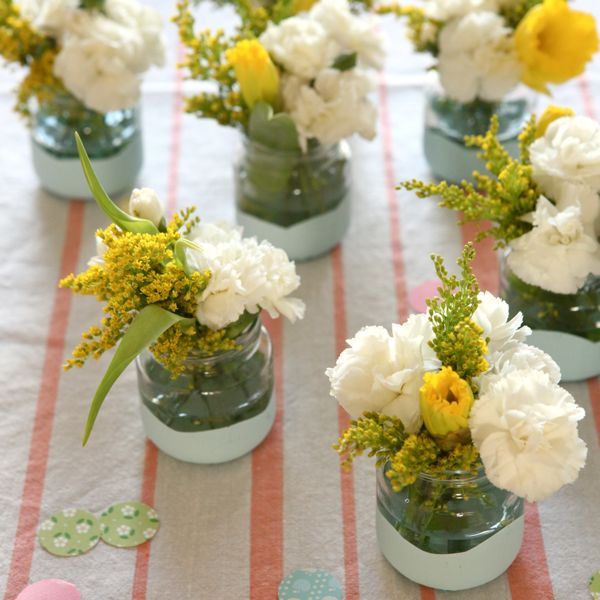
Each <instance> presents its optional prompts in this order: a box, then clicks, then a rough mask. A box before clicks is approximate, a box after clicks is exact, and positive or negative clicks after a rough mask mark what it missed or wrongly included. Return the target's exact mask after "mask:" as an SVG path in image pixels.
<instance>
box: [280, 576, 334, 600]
mask: <svg viewBox="0 0 600 600" xmlns="http://www.w3.org/2000/svg"><path fill="white" fill-rule="evenodd" d="M342 597H343V595H342V586H341V585H340V582H339V581H338V580H337V579H336V578H335V577H334V576H333V575H332V574H331V573H328V572H327V571H321V570H319V569H302V570H298V571H294V572H293V573H290V574H289V575H288V576H287V577H286V578H285V579H284V580H283V581H282V582H281V583H280V584H279V600H342Z"/></svg>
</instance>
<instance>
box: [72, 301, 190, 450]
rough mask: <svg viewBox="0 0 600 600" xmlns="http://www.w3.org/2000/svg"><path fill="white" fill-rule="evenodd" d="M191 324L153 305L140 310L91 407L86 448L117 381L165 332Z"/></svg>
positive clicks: (126, 333)
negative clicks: (174, 326)
mask: <svg viewBox="0 0 600 600" xmlns="http://www.w3.org/2000/svg"><path fill="white" fill-rule="evenodd" d="M182 321H189V323H190V324H192V323H194V321H195V319H194V318H186V317H180V316H179V315H176V314H175V313H172V312H169V311H168V310H165V309H164V308H160V306H156V305H155V304H150V305H149V306H146V307H144V308H142V310H140V312H139V313H138V314H137V315H136V316H135V318H134V319H133V321H132V322H131V324H130V325H129V327H128V329H127V331H126V332H125V335H123V337H122V338H121V342H120V343H119V346H118V348H117V350H116V352H115V355H114V356H113V358H112V360H111V361H110V364H109V365H108V369H106V373H104V377H103V378H102V381H101V382H100V385H99V386H98V389H97V390H96V393H95V394H94V398H93V400H92V403H91V405H90V410H89V413H88V418H87V422H86V424H85V432H84V435H83V445H84V446H85V445H86V443H87V441H88V439H89V437H90V433H91V432H92V428H93V427H94V423H95V421H96V417H97V416H98V412H99V411H100V407H101V406H102V403H103V402H104V399H105V398H106V395H107V394H108V392H109V391H110V388H111V387H112V386H113V384H114V382H115V381H116V380H117V378H118V377H119V375H121V373H122V372H123V371H124V370H125V368H126V367H127V366H128V365H129V363H130V362H131V361H132V360H133V359H134V358H135V357H136V356H137V355H138V354H139V353H140V352H141V351H142V350H143V349H144V348H146V347H147V346H149V345H150V344H151V343H152V342H154V341H155V340H156V338H158V337H159V336H160V335H161V334H162V333H163V332H164V331H166V330H167V329H169V327H171V326H172V325H175V323H180V322H182Z"/></svg>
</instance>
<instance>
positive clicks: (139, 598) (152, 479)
mask: <svg viewBox="0 0 600 600" xmlns="http://www.w3.org/2000/svg"><path fill="white" fill-rule="evenodd" d="M157 472H158V448H157V447H156V446H155V445H154V444H153V443H152V442H151V441H150V440H146V451H145V453H144V476H143V478H142V502H144V503H146V504H147V505H148V506H152V507H154V495H155V494H154V493H155V491H156V476H157ZM151 548H152V544H151V543H146V544H142V545H141V546H138V548H137V554H136V557H135V572H134V576H133V589H132V593H131V598H132V600H145V598H146V592H147V588H148V567H149V564H150V549H151Z"/></svg>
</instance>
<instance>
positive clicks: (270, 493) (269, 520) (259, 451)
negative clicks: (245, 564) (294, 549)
mask: <svg viewBox="0 0 600 600" xmlns="http://www.w3.org/2000/svg"><path fill="white" fill-rule="evenodd" d="M263 322H264V324H265V326H266V327H267V329H268V330H269V333H270V335H271V340H272V342H273V370H274V377H275V402H276V407H277V412H276V416H275V424H274V425H273V429H271V433H269V435H268V436H267V438H266V439H265V441H264V442H263V443H262V444H261V445H260V446H259V447H258V448H256V449H255V450H254V451H253V452H252V493H251V498H250V600H266V599H267V598H273V599H275V598H277V589H278V587H279V584H280V582H281V580H282V579H283V409H284V402H283V317H279V318H278V319H271V318H269V317H268V316H266V315H265V313H263Z"/></svg>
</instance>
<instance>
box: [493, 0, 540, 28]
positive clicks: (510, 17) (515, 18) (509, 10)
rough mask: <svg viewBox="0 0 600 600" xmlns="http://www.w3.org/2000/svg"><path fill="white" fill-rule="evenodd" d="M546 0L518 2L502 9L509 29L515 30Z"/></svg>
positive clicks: (523, 0) (520, 0)
mask: <svg viewBox="0 0 600 600" xmlns="http://www.w3.org/2000/svg"><path fill="white" fill-rule="evenodd" d="M543 1H544V0H518V2H515V3H513V4H512V5H509V4H507V5H506V6H504V7H502V8H501V9H500V14H501V15H502V16H503V17H504V21H505V23H506V24H507V26H508V27H510V28H511V29H515V28H516V27H517V25H518V24H519V23H520V22H521V21H522V20H523V17H524V16H525V15H526V14H527V13H528V12H529V11H530V10H531V9H532V8H533V7H534V6H536V4H541V3H542V2H543Z"/></svg>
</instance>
